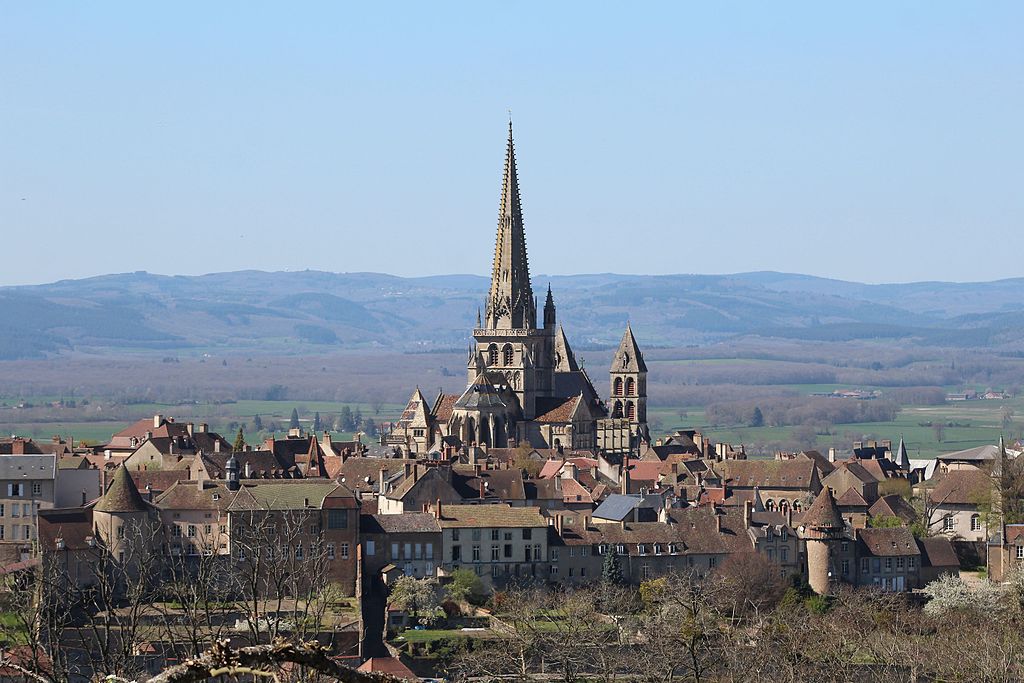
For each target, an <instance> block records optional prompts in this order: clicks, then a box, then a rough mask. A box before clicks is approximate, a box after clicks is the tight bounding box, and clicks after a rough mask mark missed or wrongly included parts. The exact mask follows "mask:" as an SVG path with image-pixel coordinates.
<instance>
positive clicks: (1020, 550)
mask: <svg viewBox="0 0 1024 683" xmlns="http://www.w3.org/2000/svg"><path fill="white" fill-rule="evenodd" d="M1017 559H1018V560H1024V545H1019V546H1017Z"/></svg>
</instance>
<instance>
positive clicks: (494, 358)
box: [487, 344, 498, 365]
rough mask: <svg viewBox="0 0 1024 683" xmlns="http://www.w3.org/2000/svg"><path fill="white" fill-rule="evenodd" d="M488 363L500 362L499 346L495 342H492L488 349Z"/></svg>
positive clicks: (495, 363)
mask: <svg viewBox="0 0 1024 683" xmlns="http://www.w3.org/2000/svg"><path fill="white" fill-rule="evenodd" d="M487 364H488V365H497V364H498V347H497V346H496V345H495V344H491V345H490V346H489V347H488V349H487Z"/></svg>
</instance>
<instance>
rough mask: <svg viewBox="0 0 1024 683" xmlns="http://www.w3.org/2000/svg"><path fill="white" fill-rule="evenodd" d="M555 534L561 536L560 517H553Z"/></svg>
mask: <svg viewBox="0 0 1024 683" xmlns="http://www.w3.org/2000/svg"><path fill="white" fill-rule="evenodd" d="M555 533H556V534H558V535H559V536H561V535H562V515H555Z"/></svg>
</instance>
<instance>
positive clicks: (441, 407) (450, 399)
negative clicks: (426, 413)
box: [433, 394, 459, 423]
mask: <svg viewBox="0 0 1024 683" xmlns="http://www.w3.org/2000/svg"><path fill="white" fill-rule="evenodd" d="M458 400H459V395H458V394H440V395H439V396H438V397H437V401H435V402H434V410H433V415H434V419H435V420H437V421H438V422H443V423H447V422H448V420H450V419H452V412H453V411H454V410H455V402H456V401H458Z"/></svg>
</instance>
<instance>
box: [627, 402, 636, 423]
mask: <svg viewBox="0 0 1024 683" xmlns="http://www.w3.org/2000/svg"><path fill="white" fill-rule="evenodd" d="M626 417H628V418H629V419H630V420H636V404H635V403H633V402H632V401H626Z"/></svg>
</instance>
